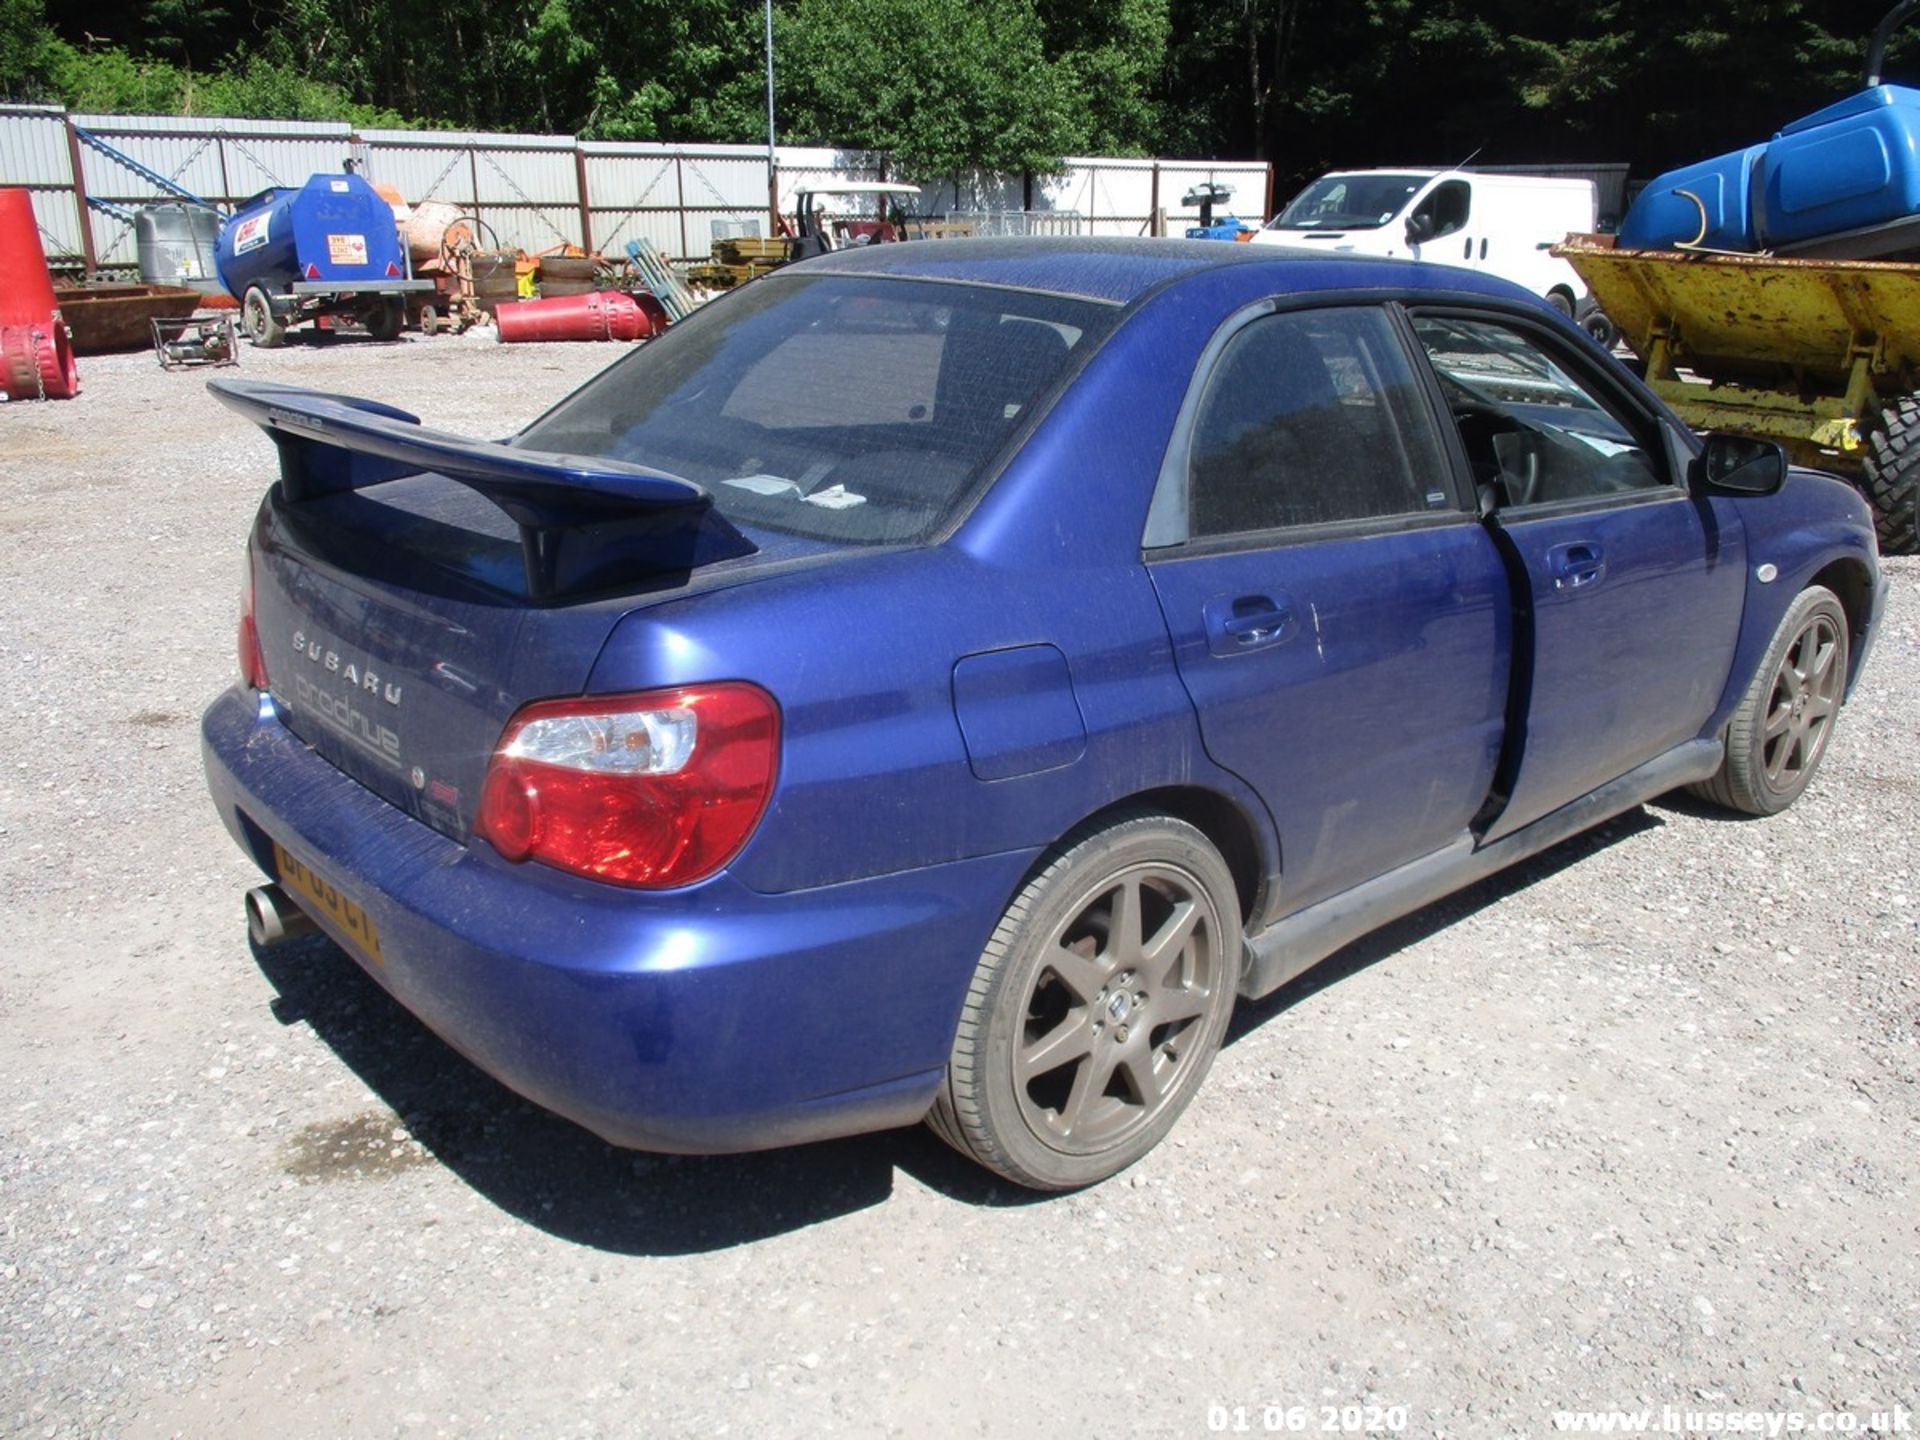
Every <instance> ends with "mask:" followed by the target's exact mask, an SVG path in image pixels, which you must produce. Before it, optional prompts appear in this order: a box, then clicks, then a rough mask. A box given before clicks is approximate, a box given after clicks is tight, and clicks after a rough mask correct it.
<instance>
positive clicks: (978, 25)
mask: <svg viewBox="0 0 1920 1440" xmlns="http://www.w3.org/2000/svg"><path fill="white" fill-rule="evenodd" d="M775 19H776V30H775V34H776V56H777V67H778V72H777V73H778V77H779V79H778V89H779V100H780V105H781V111H782V114H783V115H784V116H785V117H786V118H785V119H784V121H783V122H782V126H781V132H782V138H783V139H785V140H789V141H797V142H799V143H803V144H817V145H846V146H851V147H853V148H855V149H862V150H882V151H885V152H887V153H888V154H889V155H891V156H892V157H893V161H894V164H895V167H896V168H897V169H898V170H899V172H900V173H901V174H903V175H905V176H907V177H909V178H912V179H918V180H941V179H949V178H956V179H957V178H964V177H966V176H969V175H973V174H976V173H983V172H984V173H998V174H1016V175H1017V174H1020V173H1022V172H1025V171H1031V172H1035V173H1052V172H1054V171H1057V170H1058V169H1059V167H1060V161H1061V158H1062V157H1063V156H1065V155H1066V154H1067V153H1068V152H1069V150H1071V149H1072V148H1073V144H1074V141H1075V139H1076V138H1077V136H1078V131H1077V129H1076V123H1075V118H1074V104H1073V102H1074V95H1073V90H1072V87H1071V85H1070V82H1069V79H1068V77H1067V75H1066V73H1065V72H1064V71H1063V70H1062V69H1061V68H1060V67H1059V66H1057V65H1056V64H1054V63H1053V62H1052V61H1050V60H1049V59H1048V58H1047V55H1046V50H1045V46H1044V42H1043V35H1042V31H1041V26H1040V20H1039V17H1038V15H1037V14H1036V12H1035V10H1034V8H1033V4H1032V0H972V3H969V0H797V3H795V4H794V5H793V6H792V8H791V9H788V10H786V11H783V12H779V13H777V14H776V17H775Z"/></svg>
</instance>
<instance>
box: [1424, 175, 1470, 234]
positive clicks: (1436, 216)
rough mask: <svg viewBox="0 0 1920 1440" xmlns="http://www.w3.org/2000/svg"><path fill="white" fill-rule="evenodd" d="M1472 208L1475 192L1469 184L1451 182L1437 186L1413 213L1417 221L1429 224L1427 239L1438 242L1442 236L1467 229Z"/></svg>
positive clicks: (1460, 181)
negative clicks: (1420, 220) (1422, 219)
mask: <svg viewBox="0 0 1920 1440" xmlns="http://www.w3.org/2000/svg"><path fill="white" fill-rule="evenodd" d="M1472 208H1473V191H1472V189H1471V188H1470V187H1469V186H1468V185H1467V182H1466V181H1464V180H1449V181H1447V182H1446V183H1445V184H1444V185H1436V186H1435V187H1434V189H1433V193H1432V194H1431V195H1429V196H1427V198H1426V199H1424V200H1422V201H1421V202H1420V206H1419V208H1418V209H1417V210H1415V211H1414V212H1413V213H1414V217H1415V218H1416V219H1421V218H1424V219H1425V221H1426V222H1427V239H1429V240H1438V239H1439V238H1440V237H1441V236H1442V235H1453V234H1456V233H1458V232H1459V231H1461V230H1464V229H1466V228H1467V219H1468V216H1469V214H1470V212H1471V210H1472Z"/></svg>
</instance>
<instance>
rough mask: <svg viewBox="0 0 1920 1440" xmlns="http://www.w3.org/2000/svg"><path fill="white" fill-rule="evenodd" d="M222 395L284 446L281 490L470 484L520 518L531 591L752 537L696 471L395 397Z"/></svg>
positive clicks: (561, 587)
mask: <svg viewBox="0 0 1920 1440" xmlns="http://www.w3.org/2000/svg"><path fill="white" fill-rule="evenodd" d="M207 388H208V389H209V390H210V391H212V392H213V395H214V398H215V399H217V400H219V401H220V402H221V403H222V404H224V405H227V406H229V407H231V408H232V409H234V410H237V411H239V412H240V413H241V414H242V415H245V416H246V417H247V418H248V419H249V420H252V421H253V422H254V423H255V424H256V425H258V426H259V427H260V428H261V429H262V430H264V431H265V432H266V434H267V436H268V437H269V438H270V439H271V440H272V441H273V442H274V445H275V448H276V449H278V451H279V452H280V485H281V492H282V494H283V496H284V497H285V498H286V499H287V500H288V501H289V502H290V503H292V504H295V505H299V504H302V503H306V502H310V501H313V500H318V499H321V498H322V497H325V496H328V495H337V494H339V493H341V492H343V491H349V490H361V489H365V488H367V487H369V486H373V485H379V484H382V483H384V482H386V481H389V480H395V479H399V478H400V477H402V476H405V475H411V474H417V473H419V472H422V471H432V472H434V473H437V474H440V475H444V476H446V477H447V478H448V479H449V480H452V481H455V482H456V483H458V484H461V485H464V486H466V487H467V488H469V489H471V490H473V491H475V492H477V493H478V494H480V495H482V496H483V497H485V498H486V499H487V500H488V501H489V502H491V503H492V504H493V505H495V506H497V507H498V508H499V509H500V510H501V511H503V512H504V513H505V514H506V515H507V517H508V518H509V519H511V520H512V521H513V523H514V524H515V525H516V526H517V527H518V528H519V532H520V545H521V555H522V560H523V563H524V564H525V567H526V586H527V595H528V597H529V598H530V599H533V600H536V601H538V600H551V599H555V598H558V597H559V596H560V595H562V594H563V593H567V592H569V591H574V590H577V589H579V588H583V587H584V586H586V585H589V584H591V583H592V580H593V577H594V576H596V575H597V574H598V573H599V572H601V571H602V570H603V569H604V568H605V567H606V565H607V564H608V563H609V562H611V561H614V560H615V559H616V558H617V560H618V561H619V563H621V564H622V565H623V566H631V565H632V564H633V563H634V562H635V561H636V560H638V561H641V562H642V563H645V564H646V565H647V566H648V567H649V568H657V569H660V570H691V569H693V568H695V567H696V566H699V565H703V564H709V563H711V562H713V561H717V560H725V559H732V558H735V557H737V556H742V555H749V554H752V553H753V552H754V550H755V546H754V544H753V542H752V541H750V540H748V539H747V538H746V537H745V536H744V535H742V534H741V533H740V532H739V531H738V530H737V529H735V528H734V526H733V525H732V524H731V523H730V522H728V521H727V519H726V518H725V517H724V516H722V515H720V514H719V513H718V512H716V511H715V510H714V509H713V508H712V505H713V500H712V496H711V495H710V494H709V493H708V492H707V491H706V490H705V489H704V488H703V487H701V486H699V485H697V484H695V483H694V482H693V481H691V480H684V479H681V478H680V477H679V476H677V475H670V474H667V473H666V472H665V471H661V470H652V469H649V468H647V467H645V466H641V465H633V464H629V463H627V462H625V461H621V460H611V459H606V458H603V457H598V456H594V457H588V456H582V455H562V454H558V453H555V452H552V451H546V450H533V449H528V448H525V447H523V446H516V445H513V444H511V443H503V442H498V441H491V440H475V439H472V438H469V437H467V436H463V435H454V434H450V433H448V432H446V431H443V430H433V429H429V428H428V427H426V426H424V425H422V424H421V423H420V420H419V417H418V416H416V415H411V414H409V413H407V412H406V411H405V410H401V409H399V408H397V407H395V406H392V405H385V404H382V403H380V402H379V401H376V400H366V399H361V398H358V397H355V396H348V395H331V394H327V393H325V392H323V391H317V390H308V389H303V388H300V387H297V386H291V385H275V384H271V383H267V382H262V381H255V380H210V381H208V382H207Z"/></svg>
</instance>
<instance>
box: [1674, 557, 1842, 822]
mask: <svg viewBox="0 0 1920 1440" xmlns="http://www.w3.org/2000/svg"><path fill="white" fill-rule="evenodd" d="M1846 689H1847V612H1846V611H1845V610H1843V609H1841V608H1840V601H1839V598H1838V597H1837V596H1835V595H1834V593H1833V592H1832V591H1831V590H1829V589H1827V588H1826V586H1824V585H1809V586H1808V587H1807V588H1806V589H1805V590H1802V591H1801V592H1800V594H1799V595H1798V596H1797V597H1796V598H1795V599H1794V602H1793V604H1792V605H1790V606H1789V607H1788V608H1787V613H1786V615H1785V616H1784V617H1783V618H1782V619H1781V621H1780V627H1779V629H1777V630H1775V631H1774V632H1773V643H1772V644H1771V645H1769V646H1768V647H1767V653H1766V657H1765V658H1764V659H1763V660H1762V661H1761V662H1760V669H1759V671H1758V672H1757V673H1756V674H1755V675H1754V677H1753V683H1752V684H1751V685H1749V686H1748V687H1747V693H1746V694H1745V695H1744V696H1742V697H1741V699H1740V704H1739V705H1738V706H1737V707H1736V708H1735V709H1734V712H1733V719H1732V720H1731V721H1730V722H1729V723H1728V725H1727V753H1726V758H1725V759H1724V760H1722V761H1721V763H1720V773H1719V774H1717V775H1715V776H1714V777H1713V778H1712V779H1711V780H1706V781H1703V782H1701V783H1700V784H1698V785H1694V786H1691V787H1689V788H1690V789H1691V790H1692V791H1693V793H1694V794H1696V795H1698V796H1700V797H1701V798H1702V799H1703V800H1711V801H1712V802H1713V803H1714V804H1716V805H1720V806H1724V807H1725V808H1727V809H1729V810H1738V811H1740V812H1742V813H1744V814H1747V815H1777V814H1778V813H1779V812H1780V811H1782V810H1784V809H1786V808H1787V806H1789V805H1791V804H1792V803H1793V802H1794V801H1795V800H1797V799H1799V798H1800V792H1801V791H1802V790H1805V789H1806V788H1807V785H1808V783H1809V782H1810V781H1811V780H1812V779H1813V773H1814V771H1815V770H1817V769H1819V768H1820V761H1821V759H1822V758H1823V757H1824V756H1825V755H1826V753H1827V741H1828V740H1830V739H1831V738H1832V736H1833V725H1834V722H1835V721H1836V720H1838V719H1839V718H1840V702H1841V700H1842V699H1843V698H1844V696H1845V695H1846Z"/></svg>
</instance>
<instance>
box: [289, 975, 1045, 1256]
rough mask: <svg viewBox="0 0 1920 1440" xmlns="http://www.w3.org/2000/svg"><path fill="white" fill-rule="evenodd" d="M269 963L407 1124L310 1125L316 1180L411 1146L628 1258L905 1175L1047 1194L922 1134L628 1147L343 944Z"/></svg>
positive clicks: (529, 1212) (754, 1226) (554, 1230)
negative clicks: (438, 1021) (441, 1032)
mask: <svg viewBox="0 0 1920 1440" xmlns="http://www.w3.org/2000/svg"><path fill="white" fill-rule="evenodd" d="M253 956H254V961H255V963H256V964H258V965H259V967H260V970H261V973H262V974H264V975H265V976H266V978H267V980H268V981H269V982H270V983H271V984H272V985H273V987H274V989H275V990H276V991H277V992H278V994H277V995H276V996H275V998H274V999H273V1001H272V1011H273V1015H274V1018H275V1019H277V1020H278V1021H279V1022H280V1023H281V1024H282V1025H297V1024H302V1023H304V1024H307V1025H310V1026H311V1027H312V1028H313V1031H314V1033H315V1034H316V1035H317V1036H319V1037H320V1039H321V1040H322V1041H323V1042H325V1043H326V1045H327V1046H328V1047H329V1048H330V1049H332V1050H333V1052H334V1053H335V1054H336V1055H338V1056H339V1057H340V1059H341V1060H342V1061H344V1062H345V1063H346V1065H347V1067H348V1068H349V1069H351V1070H352V1071H353V1072H354V1074H356V1075H357V1076H359V1077H360V1079H361V1080H363V1081H364V1082H365V1083H366V1085H367V1086H368V1088H370V1089H371V1090H372V1091H373V1092H374V1093H375V1094H376V1095H378V1096H379V1097H380V1098H381V1100H383V1101H384V1102H385V1103H386V1105H387V1106H388V1107H389V1108H390V1109H391V1110H392V1112H393V1115H394V1116H397V1117H399V1123H398V1125H397V1126H396V1125H395V1124H394V1122H393V1120H392V1118H391V1117H388V1116H383V1115H363V1116H356V1117H353V1118H351V1119H349V1120H346V1121H343V1122H340V1123H339V1124H337V1125H323V1126H314V1127H309V1128H308V1130H307V1131H303V1132H301V1133H300V1134H299V1135H296V1136H294V1137H293V1138H292V1139H291V1140H290V1141H289V1142H288V1145H287V1149H286V1153H285V1154H284V1155H283V1164H284V1167H285V1169H286V1171H287V1173H288V1175H289V1176H291V1177H292V1178H294V1179H297V1180H299V1181H301V1182H302V1183H306V1184H335V1183H351V1184H376V1183H382V1182H383V1181H386V1180H388V1179H390V1178H391V1177H392V1176H394V1175H396V1174H398V1173H399V1172H400V1171H401V1170H403V1169H406V1168H409V1167H408V1166H407V1165H406V1164H405V1163H404V1160H403V1159H402V1158H399V1157H398V1156H397V1155H396V1153H395V1152H396V1150H397V1149H398V1147H399V1146H401V1145H403V1144H404V1140H403V1139H402V1137H401V1136H400V1135H398V1134H396V1132H397V1131H400V1130H402V1129H403V1130H404V1136H405V1138H410V1139H411V1140H412V1141H415V1142H418V1144H419V1145H420V1146H421V1147H422V1148H423V1150H424V1151H425V1152H426V1154H428V1155H431V1156H432V1158H433V1159H434V1160H436V1161H438V1162H439V1163H440V1164H442V1165H444V1166H445V1167H446V1168H447V1169H448V1170H450V1171H452V1172H453V1173H454V1174H455V1175H457V1176H458V1177H459V1178H460V1179H461V1180H463V1181H464V1182H465V1183H466V1184H468V1185H470V1186H471V1187H473V1189H474V1190H475V1191H477V1192H478V1193H479V1194H481V1195H482V1196H484V1197H485V1198H486V1199H487V1200H489V1201H490V1202H492V1203H493V1204H494V1205H497V1206H498V1207H499V1208H500V1209H501V1210H503V1211H505V1212H507V1213H508V1214H510V1215H513V1216H515V1217H516V1218H518V1219H520V1220H523V1221H525V1222H527V1223H528V1224H530V1225H535V1226H538V1227H539V1228H540V1229H542V1230H544V1231H546V1232H547V1233H549V1234H551V1235H554V1236H556V1237H558V1238H560V1239H563V1240H570V1241H573V1242H574V1243H576V1244H580V1245H590V1246H592V1247H594V1248H595V1249H599V1250H606V1251H609V1252H612V1253H616V1254H628V1255H683V1254H691V1253H698V1252H703V1251H710V1250H723V1249H726V1248H728V1247H730V1246H734V1245H740V1244H744V1243H747V1242H749V1241H753V1240H759V1239H764V1238H766V1237H768V1236H772V1235H780V1234H784V1233H786V1232H788V1231H792V1230H799V1229H803V1228H805V1227H806V1226H809V1225H817V1224H819V1223H820V1222H822V1221H824V1220H832V1219H835V1218H837V1217H839V1216H842V1215H848V1214H852V1213H854V1212H856V1211H859V1210H863V1209H866V1208H867V1207H868V1206H871V1205H877V1204H880V1203H881V1202H883V1201H885V1200H886V1199H888V1198H889V1197H890V1196H891V1195H892V1193H893V1185H894V1175H895V1172H896V1171H897V1170H898V1171H905V1172H906V1173H907V1174H909V1175H911V1176H913V1177H914V1178H915V1179H916V1180H918V1181H919V1182H920V1183H922V1184H924V1185H926V1186H927V1187H928V1188H929V1189H932V1190H935V1191H938V1192H940V1193H942V1194H945V1195H947V1196H950V1197H951V1198H954V1199H957V1200H960V1201H961V1202H963V1203H966V1204H971V1205H1018V1204H1025V1203H1030V1202H1032V1201H1035V1200H1041V1199H1045V1198H1046V1197H1044V1196H1038V1195H1032V1194H1030V1193H1028V1192H1026V1191H1023V1190H1019V1189H1017V1188H1015V1187H1013V1186H1010V1185H1007V1184H1005V1183H1004V1182H1001V1181H998V1180H996V1179H995V1178H994V1177H993V1176H991V1175H989V1174H988V1173H987V1172H986V1171H984V1170H981V1169H980V1168H979V1167H978V1166H975V1165H973V1164H971V1163H970V1162H968V1161H966V1160H963V1159H962V1158H961V1157H960V1156H958V1155H956V1154H955V1153H953V1151H951V1150H949V1149H948V1148H947V1147H946V1146H945V1145H943V1144H941V1143H940V1141H939V1140H937V1139H935V1138H934V1136H933V1135H931V1134H930V1133H928V1132H927V1131H926V1130H925V1129H923V1128H920V1127H915V1128H913V1129H908V1130H894V1131H888V1132H884V1133H881V1134H877V1135H862V1136H856V1137H854V1138H852V1139H848V1140H834V1141H826V1142H823V1143H820V1144H814V1145H802V1146H798V1147H795V1148H793V1149H789V1150H774V1151H766V1152H762V1153H759V1154H751V1155H711V1156H677V1155H654V1154H646V1153H641V1152H637V1151H633V1150H623V1149H620V1148H618V1147H616V1146H612V1145H609V1144H607V1143H606V1142H605V1141H604V1140H601V1139H599V1138H598V1137H597V1136H595V1135H593V1134H591V1133H590V1132H588V1131H586V1130H583V1129H581V1128H580V1127H579V1126H577V1125H575V1124H573V1123H572V1122H571V1121H569V1120H564V1119H562V1118H561V1117H559V1116H558V1115H554V1114H552V1113H551V1112H549V1111H546V1110H542V1109H540V1108H539V1107H538V1106H535V1105H533V1104H530V1103H529V1102H527V1101H526V1100H523V1099H521V1098H520V1096H518V1095H516V1094H514V1093H513V1091H511V1090H509V1089H507V1088H506V1087H505V1086H504V1085H502V1084H500V1082H499V1081H497V1080H495V1079H493V1078H492V1077H491V1076H490V1075H488V1074H486V1073H485V1072H484V1071H482V1070H480V1069H479V1068H478V1067H476V1066H475V1065H473V1064H472V1063H471V1062H469V1061H468V1060H466V1059H465V1058H464V1057H462V1056H461V1055H459V1054H457V1053H456V1052H455V1051H454V1050H453V1049H452V1048H451V1047H449V1046H448V1045H447V1044H446V1042H445V1041H443V1040H441V1039H440V1038H439V1036H437V1035H435V1034H434V1033H433V1032H432V1031H430V1030H428V1029H427V1027H426V1026H425V1025H423V1024H421V1023H420V1021H418V1020H416V1019H415V1018H414V1017H413V1015H412V1014H410V1013H409V1012H408V1011H407V1010H406V1009H405V1008H404V1007H402V1006H401V1005H400V1003H399V1002H398V1001H396V1000H394V999H393V997H392V996H390V995H388V994H387V992H386V991H384V990H382V989H381V988H380V986H379V985H378V984H376V983H375V982H374V981H373V980H372V979H371V978H369V977H368V976H367V974H366V973H365V972H364V971H362V970H361V969H360V967H359V966H358V965H357V964H355V963H354V962H353V960H352V959H351V958H349V957H348V956H347V955H346V954H345V953H344V952H342V951H341V950H340V949H338V948H337V947H336V946H335V945H333V943H332V942H331V941H328V940H326V939H323V938H318V937H315V938H310V939H306V940H301V941H297V942H295V943H292V944H286V945H280V946H275V947H272V948H268V949H261V948H258V947H255V949H254V951H253Z"/></svg>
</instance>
